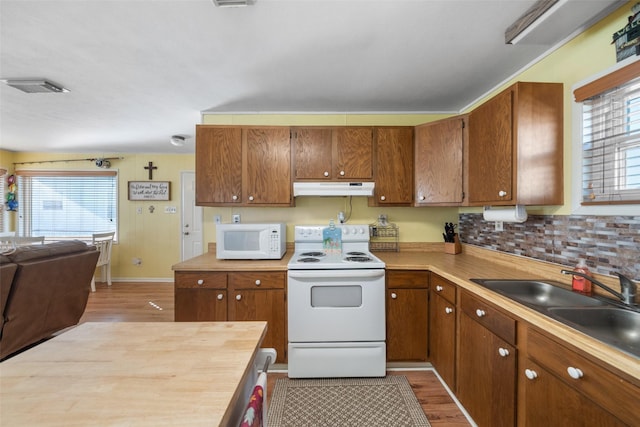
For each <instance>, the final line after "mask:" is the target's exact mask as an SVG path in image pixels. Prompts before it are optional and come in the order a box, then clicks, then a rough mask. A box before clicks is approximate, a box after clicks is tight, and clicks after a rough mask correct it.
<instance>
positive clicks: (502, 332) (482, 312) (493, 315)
mask: <svg viewBox="0 0 640 427" xmlns="http://www.w3.org/2000/svg"><path fill="white" fill-rule="evenodd" d="M460 308H461V309H462V311H464V312H465V313H467V315H468V316H469V317H471V318H472V319H475V320H476V321H478V322H479V323H480V324H481V325H483V326H484V327H486V328H487V329H489V330H490V331H491V332H493V333H494V334H496V335H497V336H499V337H500V338H502V339H503V340H505V341H507V342H508V343H509V344H513V345H515V343H516V321H515V320H514V319H512V318H510V317H509V316H507V315H506V314H504V313H502V312H500V311H498V310H497V309H496V308H494V307H493V306H492V305H489V304H488V303H486V302H484V301H483V300H482V299H480V298H476V297H474V296H472V295H470V294H468V293H466V292H462V294H461V295H460Z"/></svg>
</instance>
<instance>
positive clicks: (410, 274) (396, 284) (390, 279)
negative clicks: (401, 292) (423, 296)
mask: <svg viewBox="0 0 640 427" xmlns="http://www.w3.org/2000/svg"><path fill="white" fill-rule="evenodd" d="M386 274H387V288H389V289H391V288H394V289H400V288H421V289H425V288H429V272H428V271H420V270H415V271H414V270H389V271H387V273H386Z"/></svg>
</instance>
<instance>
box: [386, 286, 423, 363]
mask: <svg viewBox="0 0 640 427" xmlns="http://www.w3.org/2000/svg"><path fill="white" fill-rule="evenodd" d="M428 301H429V295H428V290H427V289H388V290H387V361H389V362H397V361H419V362H424V361H426V360H427V343H428V322H429V318H428V309H427V307H428Z"/></svg>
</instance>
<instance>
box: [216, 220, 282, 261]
mask: <svg viewBox="0 0 640 427" xmlns="http://www.w3.org/2000/svg"><path fill="white" fill-rule="evenodd" d="M286 251H287V226H286V224H282V223H276V224H250V223H245V224H218V225H217V226H216V258H218V259H281V258H282V257H283V256H284V253H285V252H286Z"/></svg>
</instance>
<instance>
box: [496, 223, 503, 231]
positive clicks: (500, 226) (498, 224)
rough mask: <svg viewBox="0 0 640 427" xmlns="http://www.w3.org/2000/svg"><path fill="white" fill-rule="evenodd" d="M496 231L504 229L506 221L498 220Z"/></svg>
mask: <svg viewBox="0 0 640 427" xmlns="http://www.w3.org/2000/svg"><path fill="white" fill-rule="evenodd" d="M496 231H504V223H503V222H502V221H496Z"/></svg>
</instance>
